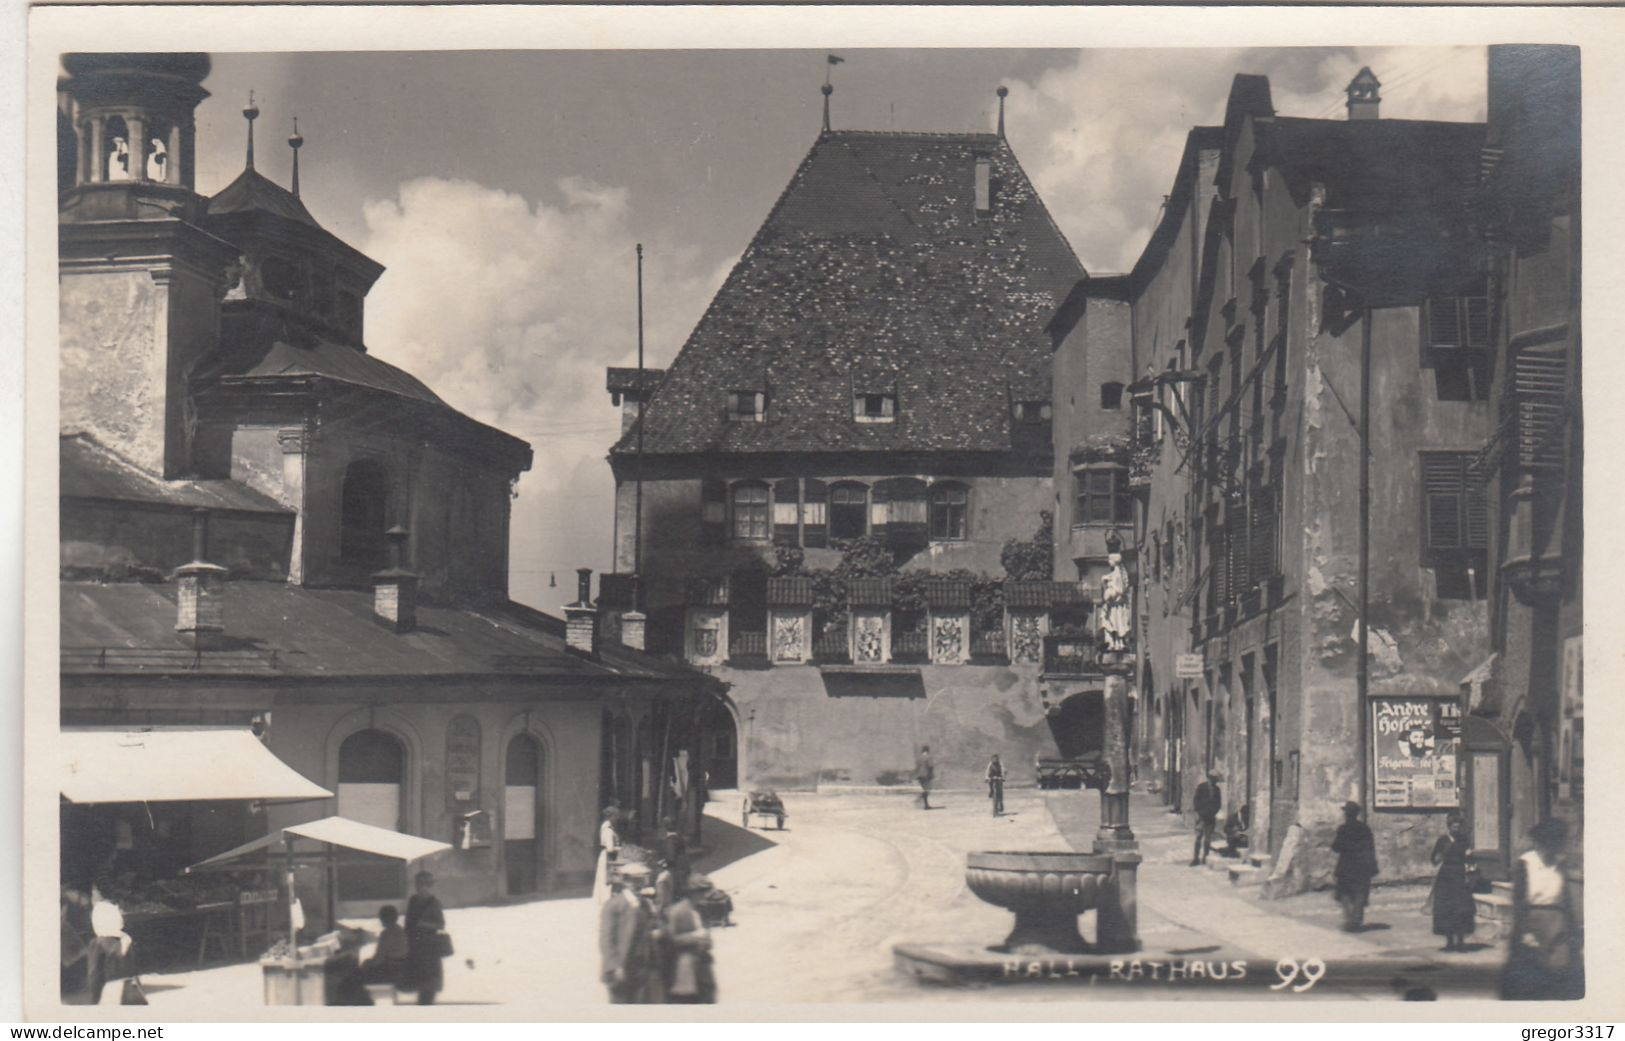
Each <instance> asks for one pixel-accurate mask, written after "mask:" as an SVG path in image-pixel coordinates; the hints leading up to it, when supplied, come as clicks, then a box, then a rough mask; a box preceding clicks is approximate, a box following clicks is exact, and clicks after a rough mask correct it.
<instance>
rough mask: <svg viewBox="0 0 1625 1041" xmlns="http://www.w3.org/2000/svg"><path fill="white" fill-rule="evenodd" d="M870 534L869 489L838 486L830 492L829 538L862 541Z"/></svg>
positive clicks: (854, 486) (857, 485)
mask: <svg viewBox="0 0 1625 1041" xmlns="http://www.w3.org/2000/svg"><path fill="white" fill-rule="evenodd" d="M868 532H869V489H868V488H867V487H865V486H864V485H861V484H837V485H835V486H834V487H833V488H831V489H830V491H829V537H830V538H832V539H860V538H862V537H863V536H864V535H866V534H868Z"/></svg>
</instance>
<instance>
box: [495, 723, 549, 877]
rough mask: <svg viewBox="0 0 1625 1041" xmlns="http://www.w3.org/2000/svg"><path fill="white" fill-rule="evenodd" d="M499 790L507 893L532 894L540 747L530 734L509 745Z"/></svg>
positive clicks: (537, 871) (537, 867)
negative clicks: (502, 783)
mask: <svg viewBox="0 0 1625 1041" xmlns="http://www.w3.org/2000/svg"><path fill="white" fill-rule="evenodd" d="M504 772H505V776H504V781H505V784H504V786H503V789H502V847H503V854H502V855H503V860H504V863H505V866H506V867H507V870H508V892H509V893H510V894H514V893H533V892H535V891H536V890H537V889H538V888H539V884H538V883H539V880H540V876H541V844H542V843H541V838H542V746H541V744H540V743H539V742H538V741H537V740H536V739H535V738H534V737H531V736H530V735H529V734H515V735H514V736H513V739H512V740H510V741H509V742H508V763H507V766H506V767H505V770H504Z"/></svg>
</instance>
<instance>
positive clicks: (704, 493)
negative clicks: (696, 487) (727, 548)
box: [700, 477, 728, 546]
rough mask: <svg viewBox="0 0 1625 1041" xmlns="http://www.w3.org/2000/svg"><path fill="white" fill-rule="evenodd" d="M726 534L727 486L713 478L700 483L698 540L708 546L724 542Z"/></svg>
mask: <svg viewBox="0 0 1625 1041" xmlns="http://www.w3.org/2000/svg"><path fill="white" fill-rule="evenodd" d="M727 533H728V486H727V485H726V484H725V483H723V482H722V481H719V480H716V479H714V478H709V477H708V478H705V479H704V480H702V481H701V482H700V538H701V540H702V541H704V542H706V543H708V544H709V545H713V546H714V545H717V544H718V543H721V542H723V541H725V539H726V538H727Z"/></svg>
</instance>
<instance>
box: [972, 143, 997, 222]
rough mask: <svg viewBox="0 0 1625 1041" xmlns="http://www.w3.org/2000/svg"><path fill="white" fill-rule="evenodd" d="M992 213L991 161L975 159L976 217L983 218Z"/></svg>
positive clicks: (986, 158) (986, 157) (988, 158)
mask: <svg viewBox="0 0 1625 1041" xmlns="http://www.w3.org/2000/svg"><path fill="white" fill-rule="evenodd" d="M992 211H993V159H992V157H990V156H985V155H979V156H977V157H976V215H977V216H978V217H985V216H987V215H988V214H989V213H991V212H992Z"/></svg>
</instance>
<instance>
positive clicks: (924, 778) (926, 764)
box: [914, 745, 936, 810]
mask: <svg viewBox="0 0 1625 1041" xmlns="http://www.w3.org/2000/svg"><path fill="white" fill-rule="evenodd" d="M935 776H936V770H935V769H934V768H933V767H932V766H931V746H930V745H921V746H920V755H919V758H917V759H915V760H914V779H915V780H916V781H919V782H920V809H922V810H929V809H930V808H931V779H932V778H933V777H935Z"/></svg>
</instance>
